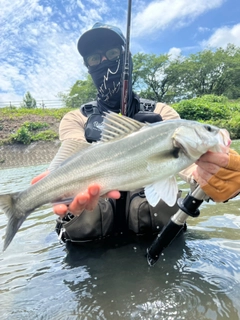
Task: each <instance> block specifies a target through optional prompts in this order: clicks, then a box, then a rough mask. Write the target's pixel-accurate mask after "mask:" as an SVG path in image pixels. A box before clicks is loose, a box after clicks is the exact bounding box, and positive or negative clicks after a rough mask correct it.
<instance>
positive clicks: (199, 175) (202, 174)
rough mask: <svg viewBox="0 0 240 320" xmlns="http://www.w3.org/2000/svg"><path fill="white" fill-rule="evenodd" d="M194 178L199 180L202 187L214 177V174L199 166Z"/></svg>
mask: <svg viewBox="0 0 240 320" xmlns="http://www.w3.org/2000/svg"><path fill="white" fill-rule="evenodd" d="M192 175H193V177H194V179H195V180H196V181H197V183H198V184H199V185H200V187H202V186H204V185H206V184H207V181H208V180H209V179H210V178H211V177H212V174H210V173H209V172H207V171H205V170H204V169H202V168H201V167H197V169H196V170H194V171H193V173H192Z"/></svg>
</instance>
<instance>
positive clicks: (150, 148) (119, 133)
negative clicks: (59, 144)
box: [0, 113, 229, 250]
mask: <svg viewBox="0 0 240 320" xmlns="http://www.w3.org/2000/svg"><path fill="white" fill-rule="evenodd" d="M228 139H229V136H228V134H227V133H226V132H223V131H221V130H220V129H218V128H216V127H213V126H210V125H204V124H201V123H198V122H194V121H188V120H180V119H179V120H168V121H163V122H158V123H154V124H143V123H140V122H138V121H135V120H133V119H130V118H127V117H124V116H121V115H118V114H115V113H108V114H106V115H105V118H104V121H103V128H102V138H101V141H100V142H98V143H95V144H92V145H90V146H89V144H87V147H86V148H84V149H83V150H81V151H79V152H78V153H76V154H75V155H73V156H72V157H70V158H69V159H68V160H66V161H65V162H64V163H63V164H62V165H61V166H60V167H59V168H57V169H56V170H54V171H53V172H51V173H50V174H49V175H48V176H46V177H45V178H43V179H42V180H40V181H38V182H37V183H36V184H34V185H32V186H30V187H29V188H28V189H26V190H24V191H22V192H17V193H13V194H5V195H0V208H1V209H2V210H3V212H4V213H5V214H6V215H7V216H8V218H9V221H8V225H7V230H6V236H5V241H4V247H3V250H5V249H6V248H7V247H8V245H9V244H10V242H11V241H12V239H13V237H14V236H15V234H16V232H17V231H18V229H19V227H20V226H21V224H22V223H23V222H24V220H25V219H26V218H27V216H28V215H30V214H31V213H32V212H33V211H34V210H35V209H36V208H38V207H40V206H42V205H43V204H47V203H55V202H61V201H64V200H66V199H70V198H71V199H72V198H73V197H74V196H75V195H76V194H77V193H79V192H84V191H86V190H87V187H88V186H89V185H90V184H93V183H97V184H99V185H100V186H101V195H103V194H105V193H107V192H108V191H111V190H121V191H130V190H134V189H137V188H140V187H144V188H145V195H146V197H147V200H148V202H149V203H150V204H151V205H152V206H155V205H156V204H157V203H158V201H159V200H160V199H162V200H163V201H165V202H166V203H167V204H168V205H170V206H173V205H174V203H175V201H176V196H177V191H178V187H177V182H176V179H175V177H174V175H175V174H177V173H178V172H180V171H181V170H183V169H185V168H187V167H188V166H189V165H191V164H192V163H194V162H195V161H196V160H197V159H198V158H199V157H200V156H201V155H202V154H204V153H205V152H206V151H208V150H212V151H220V144H227V143H228Z"/></svg>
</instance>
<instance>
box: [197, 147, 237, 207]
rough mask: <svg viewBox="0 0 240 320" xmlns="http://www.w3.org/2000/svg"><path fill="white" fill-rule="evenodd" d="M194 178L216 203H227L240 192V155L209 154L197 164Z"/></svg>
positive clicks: (231, 153)
mask: <svg viewBox="0 0 240 320" xmlns="http://www.w3.org/2000/svg"><path fill="white" fill-rule="evenodd" d="M196 164H197V168H196V169H195V171H194V172H193V177H194V179H195V180H196V181H197V183H198V184H199V185H200V187H201V188H202V190H203V191H204V192H205V193H206V194H207V195H208V196H209V197H210V198H212V199H213V200H214V201H216V202H223V201H226V200H228V199H230V198H232V197H234V196H235V195H237V194H238V193H239V192H240V155H239V154H238V153H237V152H235V151H234V150H232V149H230V150H229V153H215V152H207V153H205V154H204V155H203V156H201V158H200V159H199V160H198V161H197V162H196Z"/></svg>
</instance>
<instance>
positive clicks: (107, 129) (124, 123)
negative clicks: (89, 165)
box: [100, 112, 145, 142]
mask: <svg viewBox="0 0 240 320" xmlns="http://www.w3.org/2000/svg"><path fill="white" fill-rule="evenodd" d="M144 126H145V125H144V124H143V123H141V122H139V121H136V120H133V119H131V118H128V117H125V116H123V115H121V114H117V113H114V112H110V113H106V114H105V115H104V120H103V125H102V136H101V140H100V141H101V142H108V141H112V140H117V139H121V138H123V137H125V136H127V135H129V134H131V133H133V132H136V131H138V130H140V129H141V128H142V127H144Z"/></svg>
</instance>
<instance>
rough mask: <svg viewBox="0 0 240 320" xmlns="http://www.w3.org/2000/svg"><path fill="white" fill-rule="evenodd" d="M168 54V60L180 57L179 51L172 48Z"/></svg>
mask: <svg viewBox="0 0 240 320" xmlns="http://www.w3.org/2000/svg"><path fill="white" fill-rule="evenodd" d="M168 54H169V55H170V58H169V60H175V59H177V58H178V57H179V56H180V55H181V49H180V48H175V47H173V48H171V49H170V50H169V52H168Z"/></svg>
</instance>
